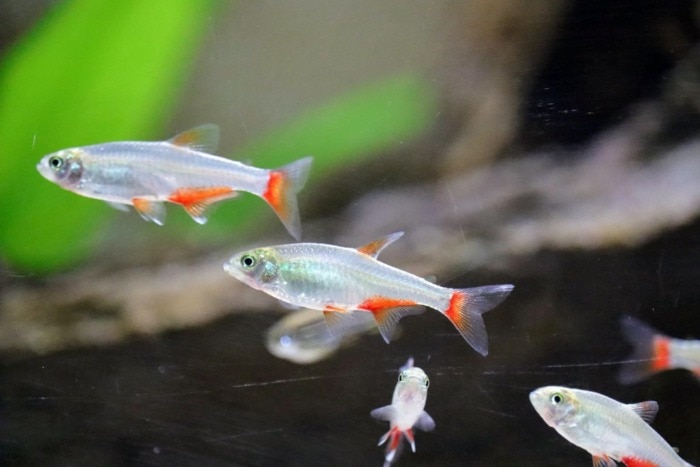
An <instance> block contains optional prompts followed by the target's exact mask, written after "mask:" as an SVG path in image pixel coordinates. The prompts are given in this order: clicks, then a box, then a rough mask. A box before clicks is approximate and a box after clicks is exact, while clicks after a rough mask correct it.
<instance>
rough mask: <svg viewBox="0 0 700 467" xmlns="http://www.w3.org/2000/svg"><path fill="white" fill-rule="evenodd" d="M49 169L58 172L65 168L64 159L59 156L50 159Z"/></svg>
mask: <svg viewBox="0 0 700 467" xmlns="http://www.w3.org/2000/svg"><path fill="white" fill-rule="evenodd" d="M49 167H51V168H52V169H54V170H58V169H60V168H61V167H63V158H62V157H58V156H51V157H49Z"/></svg>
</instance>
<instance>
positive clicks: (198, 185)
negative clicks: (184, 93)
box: [37, 124, 313, 240]
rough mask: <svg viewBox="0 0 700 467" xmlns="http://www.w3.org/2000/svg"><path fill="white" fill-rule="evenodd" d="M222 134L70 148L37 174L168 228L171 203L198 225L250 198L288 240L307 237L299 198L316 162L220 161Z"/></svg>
mask: <svg viewBox="0 0 700 467" xmlns="http://www.w3.org/2000/svg"><path fill="white" fill-rule="evenodd" d="M218 144H219V127H218V126H216V125H213V124H206V125H201V126H198V127H195V128H192V129H190V130H187V131H184V132H182V133H179V134H178V135H176V136H174V137H172V138H170V139H169V140H167V141H149V142H142V141H121V142H112V143H103V144H96V145H92V146H82V147H74V148H70V149H63V150H60V151H57V152H54V153H51V154H48V155H46V156H44V157H43V158H42V159H41V160H40V161H39V163H38V164H37V170H38V171H39V173H40V174H41V175H42V176H43V177H44V178H46V179H47V180H49V181H51V182H53V183H55V184H57V185H58V186H60V187H61V188H64V189H66V190H68V191H72V192H74V193H77V194H79V195H82V196H85V197H88V198H94V199H99V200H103V201H106V202H107V203H108V204H110V205H111V206H112V207H115V208H117V209H121V210H128V207H127V206H133V207H134V209H135V210H136V211H137V212H138V213H139V214H140V215H141V217H142V218H144V219H145V220H147V221H152V222H155V223H156V224H158V225H163V223H164V222H165V207H164V203H165V202H169V203H174V204H179V205H181V206H182V207H183V208H184V209H185V211H186V212H187V214H189V215H190V217H192V219H194V221H195V222H197V223H198V224H204V223H206V222H207V212H206V211H207V208H208V207H209V206H210V205H211V204H213V203H216V202H218V201H222V200H225V199H229V198H233V197H235V196H237V195H238V193H239V192H241V191H245V192H248V193H252V194H254V195H257V196H259V197H261V198H263V199H264V200H265V201H267V203H268V204H269V205H270V206H271V207H272V209H273V210H274V211H275V213H276V214H277V216H278V217H279V218H280V220H281V221H282V224H284V226H285V228H286V229H287V231H289V233H290V234H291V235H292V236H293V237H294V238H295V239H297V240H299V239H300V238H301V221H300V219H299V209H298V206H297V199H296V195H297V193H298V192H299V191H300V190H301V189H302V188H303V186H304V184H305V183H306V179H307V177H308V173H309V170H310V167H311V163H312V160H313V158H312V157H304V158H301V159H298V160H296V161H294V162H292V163H290V164H288V165H286V166H284V167H281V168H278V169H261V168H258V167H253V166H250V165H246V164H243V163H241V162H238V161H234V160H230V159H226V158H223V157H219V156H216V155H213V154H210V153H212V152H215V151H216V148H217V146H218Z"/></svg>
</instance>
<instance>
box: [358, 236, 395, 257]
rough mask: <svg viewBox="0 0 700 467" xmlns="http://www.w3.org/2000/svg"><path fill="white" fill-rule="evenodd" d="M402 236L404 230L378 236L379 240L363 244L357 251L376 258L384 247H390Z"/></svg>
mask: <svg viewBox="0 0 700 467" xmlns="http://www.w3.org/2000/svg"><path fill="white" fill-rule="evenodd" d="M402 236H403V232H394V233H392V234H389V235H387V236H386V237H382V238H378V239H377V240H374V241H372V242H369V243H368V244H366V245H362V246H361V247H359V248H358V249H357V251H359V252H360V253H364V254H366V255H369V256H371V257H372V258H376V257H378V256H379V253H381V252H382V250H383V249H384V248H386V247H388V246H389V245H391V244H392V243H394V242H395V241H396V240H398V239H399V238H401V237H402Z"/></svg>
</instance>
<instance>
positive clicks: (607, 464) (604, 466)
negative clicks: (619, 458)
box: [593, 456, 617, 467]
mask: <svg viewBox="0 0 700 467" xmlns="http://www.w3.org/2000/svg"><path fill="white" fill-rule="evenodd" d="M593 467H617V464H616V463H615V461H614V460H612V459H610V458H609V457H608V456H593Z"/></svg>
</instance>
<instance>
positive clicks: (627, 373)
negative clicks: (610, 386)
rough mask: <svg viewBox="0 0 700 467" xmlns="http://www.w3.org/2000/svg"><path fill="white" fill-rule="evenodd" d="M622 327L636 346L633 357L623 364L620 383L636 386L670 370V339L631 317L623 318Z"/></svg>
mask: <svg viewBox="0 0 700 467" xmlns="http://www.w3.org/2000/svg"><path fill="white" fill-rule="evenodd" d="M620 325H621V326H622V334H624V336H625V338H626V339H627V341H628V342H629V343H630V344H632V345H633V346H634V350H633V351H632V355H630V356H629V357H628V359H627V361H626V362H625V363H623V365H622V367H621V368H620V371H619V373H618V375H617V379H618V381H619V382H620V383H622V384H634V383H637V382H639V381H642V380H643V379H646V378H648V377H649V376H651V375H653V374H654V373H658V372H659V371H664V370H667V369H668V367H669V358H670V348H669V341H670V339H669V337H667V336H664V335H663V334H661V333H659V332H658V331H656V330H655V329H654V328H652V327H651V326H648V325H647V324H645V323H643V322H641V321H639V320H638V319H635V318H632V317H631V316H624V317H622V319H621V320H620Z"/></svg>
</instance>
